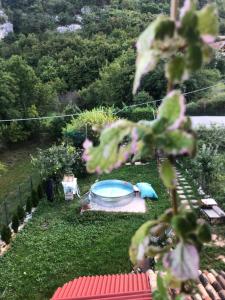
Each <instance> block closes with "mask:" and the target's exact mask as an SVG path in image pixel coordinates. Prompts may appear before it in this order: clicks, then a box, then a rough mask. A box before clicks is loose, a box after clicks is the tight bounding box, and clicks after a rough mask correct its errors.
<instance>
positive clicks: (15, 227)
mask: <svg viewBox="0 0 225 300" xmlns="http://www.w3.org/2000/svg"><path fill="white" fill-rule="evenodd" d="M19 225H20V221H19V218H18V215H17V214H14V215H13V217H12V229H13V231H14V232H15V233H17V232H18V228H19Z"/></svg>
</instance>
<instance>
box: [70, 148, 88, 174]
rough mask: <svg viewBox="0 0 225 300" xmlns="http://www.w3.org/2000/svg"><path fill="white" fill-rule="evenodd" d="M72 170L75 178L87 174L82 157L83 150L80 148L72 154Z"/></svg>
mask: <svg viewBox="0 0 225 300" xmlns="http://www.w3.org/2000/svg"><path fill="white" fill-rule="evenodd" d="M72 171H73V174H75V176H76V177H77V178H83V177H85V176H87V169H86V162H85V160H84V159H83V151H82V150H80V149H77V150H76V153H75V154H74V163H73V165H72Z"/></svg>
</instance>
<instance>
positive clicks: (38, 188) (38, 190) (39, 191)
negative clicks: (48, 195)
mask: <svg viewBox="0 0 225 300" xmlns="http://www.w3.org/2000/svg"><path fill="white" fill-rule="evenodd" d="M37 194H38V198H39V200H41V199H43V197H44V190H43V184H42V183H40V184H39V185H38V187H37Z"/></svg>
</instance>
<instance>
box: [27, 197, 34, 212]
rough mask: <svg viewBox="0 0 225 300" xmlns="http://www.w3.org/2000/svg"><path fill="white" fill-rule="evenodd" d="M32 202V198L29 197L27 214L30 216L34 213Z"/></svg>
mask: <svg viewBox="0 0 225 300" xmlns="http://www.w3.org/2000/svg"><path fill="white" fill-rule="evenodd" d="M32 206H33V205H32V201H31V197H28V198H27V202H26V212H27V213H28V214H30V213H31V211H32Z"/></svg>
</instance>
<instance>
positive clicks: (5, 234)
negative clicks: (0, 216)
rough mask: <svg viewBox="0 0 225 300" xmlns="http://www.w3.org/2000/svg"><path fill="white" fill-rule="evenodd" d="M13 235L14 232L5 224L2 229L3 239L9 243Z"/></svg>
mask: <svg viewBox="0 0 225 300" xmlns="http://www.w3.org/2000/svg"><path fill="white" fill-rule="evenodd" d="M11 236H12V232H11V230H10V228H9V227H8V226H6V225H3V227H2V230H1V239H2V240H3V242H5V243H6V244H7V245H8V244H9V243H10V240H11Z"/></svg>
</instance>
